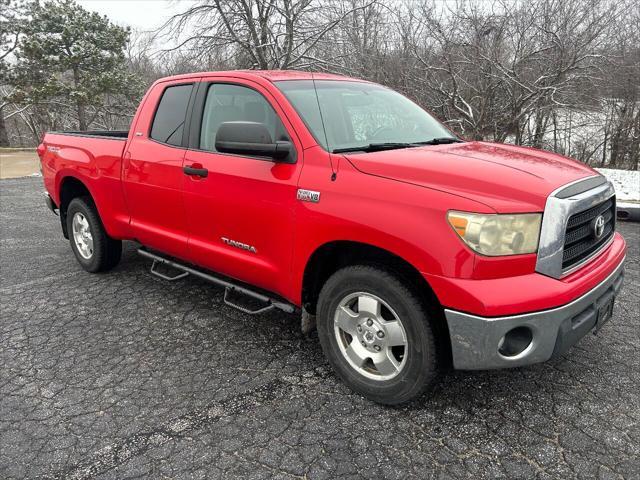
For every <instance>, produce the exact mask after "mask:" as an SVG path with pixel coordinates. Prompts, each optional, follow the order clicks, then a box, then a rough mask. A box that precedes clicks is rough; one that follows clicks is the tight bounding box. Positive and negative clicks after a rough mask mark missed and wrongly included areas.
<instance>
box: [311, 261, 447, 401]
mask: <svg viewBox="0 0 640 480" xmlns="http://www.w3.org/2000/svg"><path fill="white" fill-rule="evenodd" d="M317 310H318V319H317V320H318V336H319V338H320V343H321V344H322V349H323V351H324V353H325V356H326V357H327V359H328V361H329V363H330V364H331V366H332V367H333V369H334V370H335V372H336V373H337V374H338V376H339V377H340V378H341V379H342V380H343V381H344V383H346V384H347V385H348V386H349V387H350V388H351V389H353V390H355V391H356V392H358V393H360V394H362V395H363V396H365V397H367V398H369V399H370V400H373V401H375V402H378V403H382V404H387V405H397V404H400V403H405V402H409V401H412V400H415V399H417V398H419V397H420V396H421V395H422V394H423V393H424V392H425V391H426V390H427V388H429V386H430V385H431V383H432V381H433V380H434V378H435V377H436V374H437V354H436V343H435V337H434V333H433V330H432V328H431V324H430V322H429V315H428V314H427V312H426V309H425V306H424V304H423V302H422V301H421V300H420V298H419V297H418V295H416V293H415V292H414V291H413V289H412V288H409V287H408V285H407V284H406V283H405V282H404V281H403V280H402V279H401V278H400V277H398V276H396V275H394V274H391V273H389V272H387V271H385V270H381V269H379V268H375V267H369V266H352V267H347V268H343V269H342V270H339V271H338V272H336V273H335V274H333V276H331V278H329V280H327V282H326V283H325V285H324V286H323V288H322V291H321V292H320V297H319V300H318V309H317Z"/></svg>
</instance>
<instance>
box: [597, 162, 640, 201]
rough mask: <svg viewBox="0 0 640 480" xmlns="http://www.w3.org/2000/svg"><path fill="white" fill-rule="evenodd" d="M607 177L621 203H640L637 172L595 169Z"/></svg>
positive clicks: (638, 175) (638, 174)
mask: <svg viewBox="0 0 640 480" xmlns="http://www.w3.org/2000/svg"><path fill="white" fill-rule="evenodd" d="M596 170H597V171H598V172H600V173H601V174H602V175H604V176H605V177H607V178H608V179H609V180H610V181H611V183H613V186H614V187H615V189H616V198H617V199H618V200H622V201H625V200H626V201H629V200H631V201H636V202H638V201H640V172H639V171H638V170H617V169H614V168H596Z"/></svg>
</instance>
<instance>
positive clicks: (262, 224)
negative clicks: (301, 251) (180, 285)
mask: <svg viewBox="0 0 640 480" xmlns="http://www.w3.org/2000/svg"><path fill="white" fill-rule="evenodd" d="M268 95H269V94H268V92H266V91H265V90H263V89H262V88H261V87H260V86H258V85H253V84H252V85H251V86H249V85H248V84H231V83H203V84H201V87H200V91H199V93H198V97H199V99H200V101H198V100H196V107H194V110H195V111H194V116H193V118H194V120H193V122H192V128H196V129H198V133H199V136H198V135H196V138H197V140H196V142H197V143H196V145H191V146H192V147H193V148H192V149H189V150H188V151H187V153H186V156H185V161H184V166H185V167H186V168H189V167H192V168H195V169H196V170H195V172H200V175H197V174H188V173H187V174H186V180H185V183H184V201H185V210H186V216H187V224H188V229H189V242H188V244H189V248H188V251H189V256H190V259H191V261H193V262H194V263H196V264H199V265H204V266H206V267H208V268H210V269H212V270H215V271H218V272H221V273H224V274H226V275H229V276H231V277H233V278H237V279H240V280H244V281H247V282H249V283H252V284H255V285H258V286H261V287H263V288H265V289H268V290H271V291H274V292H277V293H282V292H285V291H286V289H285V287H286V285H287V284H288V280H289V271H290V264H291V257H292V246H293V235H294V229H293V208H294V206H295V202H296V190H297V179H298V176H299V172H300V168H301V165H302V158H301V157H302V155H301V148H300V145H299V144H298V143H297V139H296V138H294V137H295V136H293V135H291V133H290V132H292V131H293V130H292V128H291V126H290V125H288V124H286V126H285V123H283V121H282V119H281V118H282V112H281V111H280V109H279V107H278V105H277V104H276V103H275V101H273V100H272V99H270V98H269V96H268ZM198 104H201V105H202V107H200V110H201V111H200V112H198V111H197V110H198V107H197V105H198ZM239 120H242V121H253V122H259V123H263V124H265V125H266V126H267V128H268V129H269V131H270V133H271V135H272V137H273V139H274V140H289V141H292V142H293V143H294V145H296V149H297V152H298V155H297V157H298V158H297V162H296V163H293V164H291V163H276V162H274V161H273V160H272V159H270V158H260V157H248V156H241V155H232V154H223V153H219V152H216V151H215V136H216V132H217V129H218V127H219V126H220V124H221V123H223V122H229V121H239ZM193 138H194V137H192V139H193ZM202 172H206V177H205V176H202Z"/></svg>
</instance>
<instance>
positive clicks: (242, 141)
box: [215, 121, 295, 163]
mask: <svg viewBox="0 0 640 480" xmlns="http://www.w3.org/2000/svg"><path fill="white" fill-rule="evenodd" d="M215 146H216V150H217V151H218V152H222V153H235V154H238V155H256V156H260V157H271V158H273V159H274V160H276V161H280V162H285V163H293V162H295V158H294V155H293V152H294V149H293V145H292V144H291V142H283V141H277V142H274V141H273V139H272V138H271V134H270V133H269V130H268V129H267V127H266V126H265V125H264V124H263V123H258V122H243V121H238V122H223V123H221V124H220V126H219V127H218V132H217V133H216V143H215Z"/></svg>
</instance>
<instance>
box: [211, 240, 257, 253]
mask: <svg viewBox="0 0 640 480" xmlns="http://www.w3.org/2000/svg"><path fill="white" fill-rule="evenodd" d="M220 239H221V240H222V241H223V242H224V243H225V244H227V245H229V246H230V247H236V248H239V249H241V250H246V251H247V252H251V253H258V251H257V250H256V247H254V246H252V245H247V244H246V243H241V242H236V241H235V240H231V239H230V238H227V237H220Z"/></svg>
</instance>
